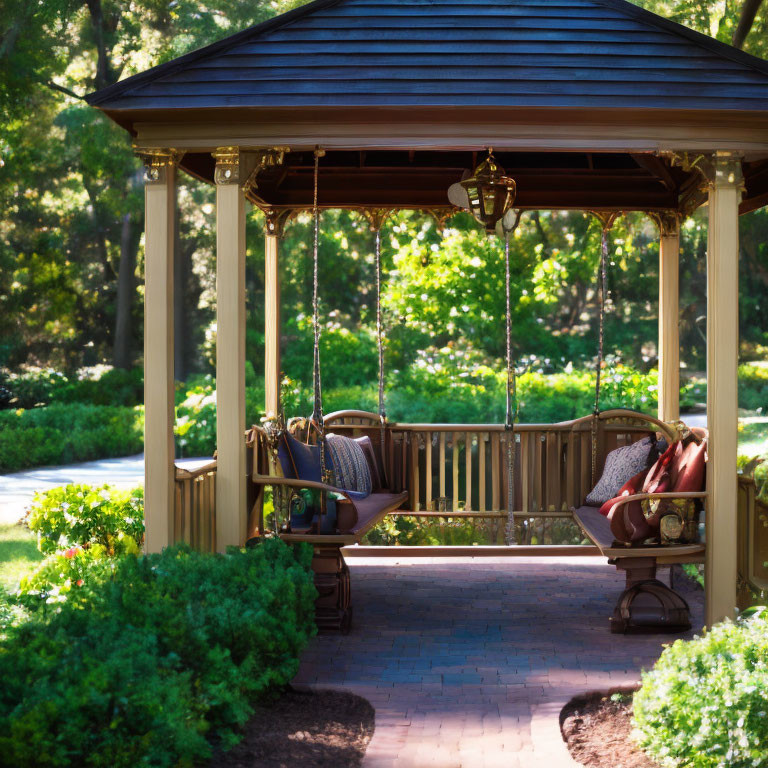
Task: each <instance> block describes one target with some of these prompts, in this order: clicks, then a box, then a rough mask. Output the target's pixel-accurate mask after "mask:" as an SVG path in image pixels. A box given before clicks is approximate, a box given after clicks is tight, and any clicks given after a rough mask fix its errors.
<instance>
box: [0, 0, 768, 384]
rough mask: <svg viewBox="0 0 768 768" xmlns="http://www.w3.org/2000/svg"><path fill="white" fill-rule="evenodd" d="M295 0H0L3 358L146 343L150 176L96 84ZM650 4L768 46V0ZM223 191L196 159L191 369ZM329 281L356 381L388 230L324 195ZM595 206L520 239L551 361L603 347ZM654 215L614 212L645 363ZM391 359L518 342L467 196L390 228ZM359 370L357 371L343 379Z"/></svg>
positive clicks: (749, 282) (180, 315) (189, 239)
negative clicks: (442, 223) (108, 113)
mask: <svg viewBox="0 0 768 768" xmlns="http://www.w3.org/2000/svg"><path fill="white" fill-rule="evenodd" d="M298 4H300V3H297V2H292V0H287V1H283V0H272V1H271V2H265V1H264V0H257V2H244V0H210V2H207V3H205V4H200V3H197V2H191V1H190V0H173V2H169V1H168V0H138V1H137V0H131V2H128V1H127V0H42V1H41V2H40V3H29V2H25V0H0V8H1V9H2V12H1V13H0V165H1V166H2V171H0V204H1V205H2V211H3V213H2V218H1V219H0V306H1V307H2V311H0V368H2V367H7V368H11V369H16V368H19V367H22V366H27V365H41V366H54V367H58V368H60V369H62V370H74V369H76V368H78V367H80V366H83V365H93V364H97V363H107V364H114V365H116V366H118V367H130V366H132V365H135V364H139V363H140V362H141V347H142V345H141V337H142V333H143V328H142V314H143V313H142V302H143V289H142V283H143V244H142V232H143V195H142V181H141V169H140V165H139V162H138V160H137V159H136V158H135V156H134V155H133V153H132V150H131V146H130V140H129V137H128V135H127V134H126V133H125V132H124V131H122V130H121V129H119V128H117V127H116V126H115V125H113V124H112V123H111V122H110V121H108V120H107V119H106V118H105V117H104V116H103V115H102V114H101V113H99V112H98V111H97V110H95V109H91V108H90V107H88V106H87V105H86V104H85V102H84V101H83V96H84V95H85V94H86V93H88V92H90V91H92V90H95V89H97V88H101V87H104V86H107V85H109V84H111V83H114V82H117V81H118V80H119V79H121V78H123V77H126V76H128V75H130V74H133V73H136V72H138V71H142V70H144V69H146V68H147V67H149V66H152V65H154V64H157V63H160V62H163V61H166V60H168V59H171V58H173V57H175V56H178V55H180V54H182V53H184V52H186V51H188V50H190V49H193V48H196V47H199V46H201V45H204V44H207V43H210V42H212V41H214V40H216V39H218V38H220V37H223V36H226V35H228V34H231V33H232V32H235V31H237V30H239V29H242V28H245V27H246V26H249V25H251V24H254V23H257V22H259V21H262V20H264V19H265V18H268V17H269V16H271V15H274V14H276V13H280V12H283V11H285V10H288V9H290V8H291V7H292V6H294V5H298ZM642 5H644V6H645V7H646V8H648V9H649V10H652V11H655V12H657V13H661V14H662V15H664V16H666V17H668V18H671V19H673V20H675V21H679V22H681V23H683V24H687V25H688V26H690V27H693V28H695V29H697V30H699V31H702V32H705V33H707V34H710V35H713V36H715V37H717V38H718V39H721V40H723V41H726V42H735V43H736V44H739V45H741V46H742V47H743V48H744V49H745V50H747V51H749V52H750V53H753V54H756V55H759V56H763V55H768V50H766V39H767V38H766V35H765V31H766V29H765V25H766V13H765V8H764V6H763V5H762V4H761V3H760V2H754V1H750V0H747V2H743V3H722V2H720V1H719V0H718V2H712V1H705V0H643V2H642ZM213 210H214V208H213V190H212V189H211V188H210V187H206V186H205V185H203V184H201V183H200V182H198V181H196V180H194V179H192V178H187V177H184V178H183V179H182V185H181V187H180V190H179V197H178V234H177V255H178V257H177V266H176V275H175V283H176V291H177V296H179V301H178V306H177V308H176V325H177V359H176V370H177V377H178V378H184V377H185V376H187V375H188V374H189V373H190V372H194V371H206V370H210V366H211V360H212V359H213V358H212V350H213V345H214V344H215V325H214V311H215V295H214V284H213V281H214V266H213V244H214V227H213ZM262 227H263V221H262V217H261V215H260V214H259V213H258V212H255V211H254V212H252V213H251V214H250V215H249V221H248V241H247V242H248V246H247V249H248V251H247V280H248V358H249V360H250V361H251V362H252V364H253V365H254V368H255V369H256V370H259V368H260V366H261V365H262V360H263V349H262V345H263V336H264V327H263V323H264V320H263V298H264V296H263V291H264V288H263V270H264V263H263V229H262ZM322 229H323V231H322V241H321V259H322V268H321V269H322V271H321V294H322V297H323V300H322V302H323V313H324V317H325V318H326V321H327V333H326V341H325V344H326V346H327V349H328V354H329V355H330V356H331V357H330V366H331V367H332V368H333V366H334V359H335V358H334V354H335V352H338V354H339V358H338V359H339V360H341V359H343V356H344V355H345V354H349V353H350V352H351V351H352V350H355V354H356V355H357V358H356V359H360V360H361V361H365V364H364V365H362V366H361V367H358V368H356V369H355V370H354V371H352V370H350V369H351V366H343V365H340V366H338V368H339V371H338V372H335V373H332V374H331V375H332V376H333V375H337V376H338V377H340V380H341V381H342V382H348V383H359V382H357V381H351V379H355V378H360V377H361V376H363V375H368V374H369V373H371V372H372V371H374V370H375V339H374V338H373V335H372V329H373V327H374V317H373V311H372V310H373V284H374V265H373V241H372V236H371V233H370V232H369V230H368V227H367V225H366V224H365V222H364V221H363V220H362V219H361V218H360V217H359V216H358V215H357V214H354V213H351V212H344V211H329V212H326V213H324V214H323V222H322ZM599 233H600V226H599V223H598V222H597V221H596V220H594V219H593V218H591V217H589V216H588V215H583V214H580V213H576V212H557V211H555V212H542V213H529V214H526V215H525V216H524V217H523V220H522V223H521V226H520V228H519V230H518V231H517V233H516V235H515V237H514V239H513V243H512V255H513V289H512V290H513V299H514V301H513V305H514V312H513V326H514V339H515V342H514V343H515V351H516V353H517V354H518V355H519V356H535V357H536V358H537V359H540V360H546V361H547V365H548V366H551V368H552V369H553V370H556V369H558V368H560V367H564V366H566V365H567V364H568V363H573V364H583V363H588V362H590V361H591V360H592V359H593V357H594V355H595V319H596V306H595V304H596V301H595V277H596V267H597V261H598V252H599ZM310 236H311V231H310V223H309V221H308V220H307V219H305V218H301V217H300V218H299V219H298V220H296V221H295V222H292V223H291V224H290V225H289V227H288V231H287V234H286V237H285V240H284V245H283V258H282V264H281V269H282V276H281V277H282V283H283V296H282V302H283V318H284V337H285V338H284V342H285V356H284V365H285V368H286V372H287V373H288V374H289V375H290V376H292V377H293V378H296V379H300V380H305V381H306V380H307V379H308V378H309V374H310V359H311V354H310V353H311V341H310V336H311V334H310V329H309V325H308V322H307V316H308V314H309V312H310V308H311V302H310V299H311V283H310V280H309V267H310V249H309V244H310V242H311V237H310ZM767 236H768V217H767V216H766V213H765V211H763V210H760V211H756V212H754V213H752V214H749V215H747V216H745V217H742V220H741V237H742V253H741V278H742V282H741V286H742V295H741V308H742V312H741V317H742V328H741V331H742V352H743V355H744V356H747V357H750V356H754V355H760V354H762V353H763V352H764V348H765V346H766V345H768V333H767V332H766V329H768V304H767V303H766V302H765V300H764V298H763V297H764V295H765V291H766V287H768V255H767V254H766V247H767V246H766V241H767V239H768V238H767ZM657 239H658V237H657V232H656V229H655V226H654V225H653V224H652V222H651V221H650V220H648V219H647V218H645V217H643V216H641V215H631V216H628V217H624V218H622V219H620V220H619V222H618V223H617V224H616V225H615V227H614V229H613V231H612V239H611V242H612V245H611V260H610V262H611V263H610V267H609V287H610V301H609V314H608V325H607V339H608V349H609V351H610V352H611V353H612V354H615V355H617V356H619V357H621V358H623V359H624V360H625V361H626V362H628V363H630V364H632V365H635V366H638V367H641V368H643V367H645V368H648V367H651V366H653V365H654V364H655V358H656V335H657V327H656V313H657V308H656V301H657V284H658V268H657V262H658V259H657V249H658V245H657ZM705 248H706V223H705V219H704V217H703V216H701V215H700V214H697V215H696V216H694V217H693V218H692V219H690V220H689V221H687V222H686V223H685V225H684V228H683V253H682V261H681V291H682V295H681V308H682V317H681V340H682V347H683V350H682V355H683V361H684V363H685V364H686V365H687V366H689V367H690V368H693V369H697V368H701V367H703V364H704V361H703V353H704V347H703V329H704V325H703V318H704V316H705V311H706V307H705V284H704V255H705ZM384 266H385V278H386V286H385V295H384V298H385V315H386V324H387V345H388V347H387V354H388V360H389V362H390V365H391V366H392V367H395V368H403V367H407V366H409V365H411V364H413V363H414V361H415V360H417V358H418V357H419V355H423V354H424V353H425V351H426V352H427V353H428V352H429V350H439V349H445V348H446V347H449V348H457V347H461V348H462V349H464V350H468V351H470V352H471V354H472V355H473V356H476V357H477V359H478V360H485V361H488V362H493V361H494V360H497V359H498V358H500V357H502V356H503V352H504V338H503V333H504V323H503V308H504V286H503V254H502V252H501V249H500V245H499V243H498V242H496V241H495V240H494V239H488V238H486V237H485V236H484V235H483V234H482V233H481V232H480V230H479V229H478V227H477V226H476V225H475V223H474V222H473V221H472V220H471V218H470V217H468V216H466V215H457V216H455V217H454V218H453V219H452V220H451V221H450V222H449V226H448V229H447V231H446V232H445V233H442V232H440V231H439V230H438V227H437V226H436V223H435V222H434V221H432V220H431V219H429V218H428V217H425V216H424V215H422V214H415V213H401V214H398V215H397V216H396V217H394V218H393V219H392V220H390V221H389V222H388V224H387V225H386V228H385V232H384ZM345 377H346V378H345Z"/></svg>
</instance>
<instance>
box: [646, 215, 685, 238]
mask: <svg viewBox="0 0 768 768" xmlns="http://www.w3.org/2000/svg"><path fill="white" fill-rule="evenodd" d="M648 216H649V217H650V218H651V219H652V220H653V221H654V222H655V223H656V226H657V227H658V228H659V236H660V237H678V236H679V235H680V222H681V221H682V219H683V215H682V214H681V213H680V211H649V212H648Z"/></svg>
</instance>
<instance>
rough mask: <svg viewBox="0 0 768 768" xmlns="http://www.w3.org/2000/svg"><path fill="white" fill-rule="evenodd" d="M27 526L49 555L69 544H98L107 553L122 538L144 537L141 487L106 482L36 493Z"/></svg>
mask: <svg viewBox="0 0 768 768" xmlns="http://www.w3.org/2000/svg"><path fill="white" fill-rule="evenodd" d="M27 525H28V526H29V528H30V530H31V531H32V532H33V533H36V534H37V546H38V549H39V550H40V551H41V552H42V553H44V554H50V553H51V552H56V551H57V550H61V549H67V548H68V547H77V546H80V547H82V546H89V545H91V544H100V545H101V546H102V547H103V548H104V550H105V551H106V552H107V553H109V554H114V553H115V547H116V546H118V543H119V542H120V541H121V540H122V539H123V538H125V537H128V538H131V539H132V540H133V541H134V542H135V544H136V545H137V546H140V545H141V543H142V541H143V539H144V489H143V488H134V489H133V490H130V491H127V490H120V489H118V488H114V487H112V486H109V485H102V486H99V487H95V486H92V485H66V486H61V487H59V488H51V489H50V490H48V491H44V492H41V493H36V494H35V497H34V500H33V502H32V506H31V508H30V512H29V517H28V518H27Z"/></svg>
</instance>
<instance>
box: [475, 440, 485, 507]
mask: <svg viewBox="0 0 768 768" xmlns="http://www.w3.org/2000/svg"><path fill="white" fill-rule="evenodd" d="M485 436H486V433H485V432H478V433H477V479H478V483H479V484H478V486H477V490H478V503H477V511H478V512H485Z"/></svg>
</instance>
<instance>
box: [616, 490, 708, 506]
mask: <svg viewBox="0 0 768 768" xmlns="http://www.w3.org/2000/svg"><path fill="white" fill-rule="evenodd" d="M706 498H707V492H706V491H663V492H661V493H631V494H630V495H629V496H621V497H620V498H618V499H616V503H615V506H617V507H620V506H622V505H624V504H629V503H630V502H631V501H646V500H652V499H706Z"/></svg>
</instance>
